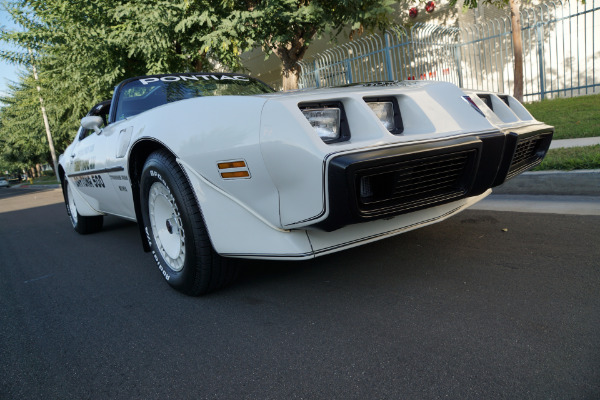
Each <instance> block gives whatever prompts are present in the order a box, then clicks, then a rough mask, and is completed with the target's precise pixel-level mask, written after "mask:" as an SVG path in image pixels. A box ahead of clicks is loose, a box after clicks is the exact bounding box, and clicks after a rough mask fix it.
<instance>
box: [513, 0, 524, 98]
mask: <svg viewBox="0 0 600 400" xmlns="http://www.w3.org/2000/svg"><path fill="white" fill-rule="evenodd" d="M519 5H520V0H510V21H511V25H512V40H513V50H514V56H515V86H514V91H513V96H514V97H515V98H516V99H517V100H519V101H521V102H522V101H523V42H522V40H521V16H520V14H519Z"/></svg>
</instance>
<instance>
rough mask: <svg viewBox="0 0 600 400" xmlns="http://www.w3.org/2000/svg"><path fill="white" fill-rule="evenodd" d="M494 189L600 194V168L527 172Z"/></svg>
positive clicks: (532, 192) (536, 193)
mask: <svg viewBox="0 0 600 400" xmlns="http://www.w3.org/2000/svg"><path fill="white" fill-rule="evenodd" d="M493 190H494V193H498V194H534V195H538V194H539V195H556V196H600V169H591V170H577V171H536V172H525V173H524V174H521V175H519V176H517V177H515V178H513V179H511V180H509V181H508V182H506V183H504V184H502V185H500V186H498V187H496V188H494V189H493Z"/></svg>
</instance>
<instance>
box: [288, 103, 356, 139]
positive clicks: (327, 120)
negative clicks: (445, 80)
mask: <svg viewBox="0 0 600 400" xmlns="http://www.w3.org/2000/svg"><path fill="white" fill-rule="evenodd" d="M298 108H299V109H300V111H302V114H303V115H304V117H305V118H306V120H307V121H308V122H309V123H310V125H311V126H312V127H313V129H314V130H315V132H316V133H317V135H319V137H320V138H321V140H323V142H325V143H327V144H332V143H338V142H344V141H346V140H349V139H350V126H349V125H348V119H347V118H346V113H345V111H344V104H343V103H342V102H341V101H339V100H326V101H316V102H306V103H298Z"/></svg>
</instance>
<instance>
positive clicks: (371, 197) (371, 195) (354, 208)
mask: <svg viewBox="0 0 600 400" xmlns="http://www.w3.org/2000/svg"><path fill="white" fill-rule="evenodd" d="M553 133H554V128H553V127H551V126H548V125H543V124H540V125H535V126H530V127H521V128H517V129H509V130H506V131H499V132H495V133H485V134H480V135H473V136H467V137H461V138H455V139H446V140H440V141H432V142H427V143H419V144H409V145H403V146H398V147H389V148H384V149H377V150H366V151H360V152H355V153H348V154H341V155H337V156H333V157H332V158H331V160H330V161H329V164H328V165H329V166H328V170H327V182H328V189H329V190H328V196H329V197H328V209H329V213H328V216H327V218H326V219H324V220H322V221H320V222H319V223H317V224H315V225H314V227H316V228H319V229H322V230H325V231H328V232H329V231H333V230H336V229H339V228H341V227H343V226H346V225H349V224H354V223H359V222H366V221H372V220H376V219H381V218H389V217H392V216H395V215H399V214H405V213H408V212H413V211H417V210H421V209H424V208H428V207H433V206H437V205H441V204H445V203H449V202H452V201H456V200H459V199H463V198H466V197H472V196H478V195H480V194H482V193H484V192H485V191H486V190H488V189H489V188H492V187H494V186H498V185H500V184H502V183H504V182H505V181H506V180H507V179H510V178H512V177H514V176H516V175H518V174H520V173H522V172H524V171H526V170H528V169H530V168H532V167H534V166H535V165H537V164H539V163H540V162H541V161H542V159H543V158H544V156H545V155H546V152H547V151H548V148H549V147H550V142H551V141H552V135H553Z"/></svg>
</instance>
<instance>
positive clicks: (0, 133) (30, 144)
mask: <svg viewBox="0 0 600 400" xmlns="http://www.w3.org/2000/svg"><path fill="white" fill-rule="evenodd" d="M0 101H2V102H3V103H5V104H6V106H5V107H2V108H0V146H1V147H0V157H1V158H2V160H4V162H6V163H11V164H26V165H32V164H36V163H45V162H47V161H48V160H51V159H52V158H51V157H50V153H49V149H48V141H47V139H46V132H45V130H44V125H43V122H42V118H41V111H40V101H39V95H38V92H37V89H36V87H35V83H34V82H33V78H31V77H25V78H24V79H23V81H22V82H21V83H19V84H14V85H11V86H9V96H6V97H4V98H0Z"/></svg>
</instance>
